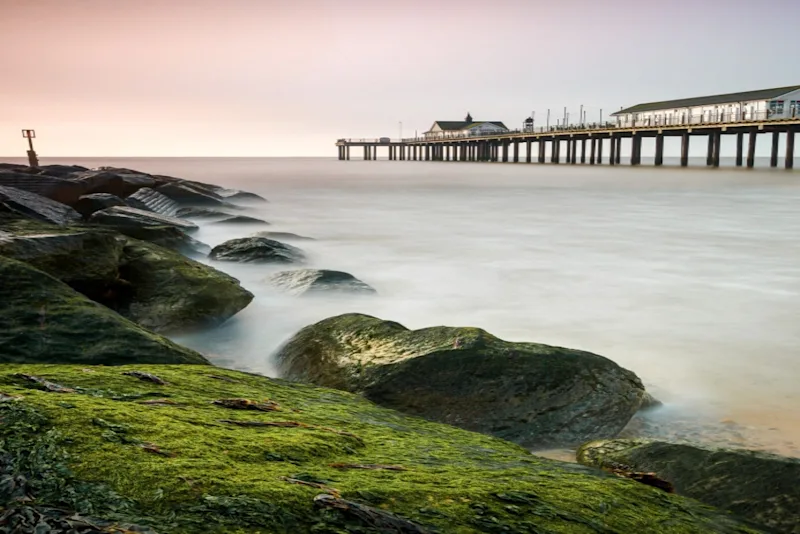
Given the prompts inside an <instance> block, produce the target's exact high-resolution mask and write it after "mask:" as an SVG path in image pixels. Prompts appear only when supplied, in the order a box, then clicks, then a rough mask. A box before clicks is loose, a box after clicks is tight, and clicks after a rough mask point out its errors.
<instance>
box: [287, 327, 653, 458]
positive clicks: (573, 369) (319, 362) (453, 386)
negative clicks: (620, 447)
mask: <svg viewBox="0 0 800 534" xmlns="http://www.w3.org/2000/svg"><path fill="white" fill-rule="evenodd" d="M277 361H278V365H279V369H280V371H281V372H282V374H283V375H284V376H286V377H287V378H291V379H299V380H305V381H308V382H311V383H314V384H317V385H321V386H326V387H333V388H338V389H344V390H347V391H351V392H353V393H360V394H363V395H364V396H366V397H367V398H368V399H370V400H372V401H373V402H376V403H377V404H380V405H382V406H387V407H390V408H394V409H396V410H399V411H402V412H405V413H409V414H413V415H418V416H421V417H424V418H426V419H429V420H433V421H438V422H443V423H447V424H451V425H455V426H459V427H461V428H466V429H468V430H473V431H476V432H482V433H486V434H493V435H495V436H498V437H500V438H503V439H507V440H510V441H514V442H516V443H519V444H521V445H523V446H525V447H531V448H534V447H535V448H546V447H559V446H572V445H576V444H578V443H581V442H584V441H586V440H588V439H593V438H596V437H606V436H615V435H616V434H617V433H618V432H619V431H620V430H622V428H623V427H624V426H625V424H626V423H627V422H628V421H629V420H630V418H631V417H632V416H633V414H634V413H636V411H637V410H638V409H639V407H640V406H641V403H642V400H643V399H644V397H645V390H644V387H643V386H642V383H641V381H640V380H639V378H638V377H637V376H636V375H635V374H634V373H632V372H630V371H628V370H626V369H623V368H622V367H620V366H618V365H617V364H615V363H614V362H612V361H611V360H609V359H607V358H604V357H602V356H598V355H596V354H592V353H589V352H583V351H579V350H572V349H566V348H561V347H551V346H548V345H540V344H536V343H512V342H508V341H503V340H501V339H498V338H496V337H494V336H492V335H491V334H489V333H488V332H485V331H484V330H481V329H478V328H450V327H443V326H440V327H433V328H424V329H421V330H408V329H407V328H405V327H403V326H402V325H400V324H397V323H395V322H391V321H383V320H381V319H377V318H375V317H370V316H367V315H361V314H346V315H340V316H338V317H331V318H329V319H325V320H323V321H321V322H319V323H317V324H314V325H311V326H308V327H306V328H304V329H302V330H301V331H300V332H299V333H297V334H296V335H295V336H294V337H293V338H292V339H291V340H290V341H289V342H288V343H287V344H286V345H285V346H283V347H282V348H281V349H280V351H279V352H278V355H277Z"/></svg>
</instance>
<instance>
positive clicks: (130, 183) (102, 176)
mask: <svg viewBox="0 0 800 534" xmlns="http://www.w3.org/2000/svg"><path fill="white" fill-rule="evenodd" d="M69 179H70V180H72V181H74V182H77V183H81V184H84V187H85V189H86V191H87V192H88V193H111V194H113V195H116V196H118V197H121V198H125V197H127V196H130V195H132V194H133V193H135V192H136V191H138V190H139V189H142V188H144V187H151V188H152V187H155V185H156V180H155V178H153V177H152V176H150V175H149V174H145V173H140V172H137V171H132V170H130V169H116V168H111V167H105V168H102V169H98V170H91V171H82V172H76V173H72V174H70V175H69Z"/></svg>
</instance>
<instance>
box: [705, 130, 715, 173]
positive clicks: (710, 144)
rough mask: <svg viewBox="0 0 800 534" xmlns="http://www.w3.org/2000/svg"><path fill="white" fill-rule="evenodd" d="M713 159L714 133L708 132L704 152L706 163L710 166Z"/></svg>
mask: <svg viewBox="0 0 800 534" xmlns="http://www.w3.org/2000/svg"><path fill="white" fill-rule="evenodd" d="M713 161H714V134H708V151H707V152H706V165H708V166H711V163H713Z"/></svg>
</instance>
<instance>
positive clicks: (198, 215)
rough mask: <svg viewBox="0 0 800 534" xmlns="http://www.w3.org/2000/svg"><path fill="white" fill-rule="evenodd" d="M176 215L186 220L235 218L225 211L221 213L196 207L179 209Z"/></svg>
mask: <svg viewBox="0 0 800 534" xmlns="http://www.w3.org/2000/svg"><path fill="white" fill-rule="evenodd" d="M175 215H176V217H181V218H184V219H226V218H228V217H233V214H231V213H228V212H225V211H219V210H215V209H212V208H199V207H196V206H185V207H183V208H179V209H178V211H177V213H176V214H175Z"/></svg>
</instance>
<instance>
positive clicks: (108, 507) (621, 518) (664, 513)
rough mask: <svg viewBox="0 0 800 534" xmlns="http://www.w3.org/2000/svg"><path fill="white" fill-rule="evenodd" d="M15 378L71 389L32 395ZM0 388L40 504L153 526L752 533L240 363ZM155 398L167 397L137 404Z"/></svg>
mask: <svg viewBox="0 0 800 534" xmlns="http://www.w3.org/2000/svg"><path fill="white" fill-rule="evenodd" d="M132 370H136V371H140V372H149V373H155V374H158V376H159V377H161V378H163V379H164V380H165V381H166V382H167V383H168V385H166V386H156V385H154V384H148V383H146V382H142V381H139V380H131V379H130V377H128V376H125V375H123V373H124V372H127V371H132ZM18 373H24V374H29V375H36V376H40V377H43V378H45V379H47V380H50V381H53V382H55V383H59V384H62V385H64V386H68V387H71V388H72V389H74V390H75V393H49V392H46V391H41V390H38V389H31V388H29V387H27V384H26V383H24V382H20V381H19V380H18V379H17V378H15V376H14V375H16V374H18ZM219 377H225V378H227V379H229V380H231V381H232V382H229V381H227V380H220V379H218V378H219ZM0 388H1V389H2V390H3V391H4V392H5V393H6V394H8V395H9V396H13V397H21V399H19V400H15V401H10V402H5V403H0V419H2V421H3V422H4V423H5V424H3V425H0V439H1V440H2V450H3V451H5V453H6V454H8V455H10V456H11V457H12V458H15V459H16V460H15V461H16V463H15V464H14V469H13V471H14V474H15V475H23V476H25V477H26V479H27V480H29V481H31V485H32V490H33V491H32V492H31V494H32V495H33V497H34V498H35V501H34V503H33V504H34V505H35V506H37V507H50V508H51V509H60V510H70V511H75V512H78V513H81V514H83V515H84V516H85V515H90V516H91V517H97V518H101V519H102V520H106V521H108V520H113V521H117V522H119V523H120V524H135V525H140V526H141V527H142V528H149V529H151V530H152V531H156V532H160V533H162V534H163V533H167V532H169V533H191V534H193V533H239V534H244V533H248V534H256V533H299V532H317V533H330V534H332V533H361V534H367V533H375V534H377V533H379V532H387V530H385V529H384V530H382V529H381V528H380V527H378V526H376V525H375V524H374V523H370V512H372V517H374V516H375V515H380V518H381V520H382V521H384V524H389V525H394V526H395V527H396V530H394V531H393V532H402V530H397V528H401V527H402V526H403V525H406V526H408V525H412V524H413V525H415V527H414V528H415V529H417V530H418V531H422V532H430V533H434V532H437V533H441V534H445V533H447V534H451V533H452V534H471V533H479V532H489V533H501V532H502V533H511V534H538V533H547V534H553V533H561V534H584V533H585V534H596V533H607V534H611V533H619V534H627V533H635V534H640V533H644V532H658V533H663V534H683V533H729V534H746V533H750V534H753V533H756V532H760V531H759V530H758V529H757V528H752V527H749V526H747V525H744V524H742V523H741V522H739V521H738V520H737V519H735V518H733V517H732V516H730V515H729V514H727V513H725V512H722V511H720V510H717V509H714V508H711V507H709V506H706V505H703V504H701V503H699V502H697V501H694V500H691V499H687V498H683V497H680V496H676V495H670V494H667V493H664V492H662V491H659V490H656V489H653V488H650V487H647V486H644V485H641V484H638V483H636V482H632V481H630V480H624V479H619V478H617V477H612V476H606V475H604V474H603V473H602V472H600V471H597V470H594V469H589V468H586V467H582V466H579V465H575V464H566V463H560V462H555V461H551V460H546V459H543V458H538V457H536V456H533V455H531V454H530V453H528V452H527V451H525V450H524V449H522V448H521V447H519V446H517V445H514V444H511V443H508V442H505V441H502V440H499V439H496V438H493V437H490V436H485V435H482V434H477V433H472V432H467V431H464V430H460V429H457V428H454V427H450V426H447V425H441V424H437V423H432V422H428V421H425V420H422V419H418V418H415V417H411V416H406V415H402V414H400V413H398V412H394V411H392V410H388V409H385V408H380V407H378V406H376V405H374V404H372V403H370V402H368V401H366V400H364V399H362V398H360V397H358V396H355V395H352V394H349V393H346V392H341V391H335V390H328V389H324V388H319V387H314V386H309V385H305V384H298V383H291V382H284V381H279V380H271V379H268V378H265V377H261V376H256V375H251V374H247V373H241V372H236V371H228V370H224V369H218V368H209V367H203V366H186V365H159V366H143V365H137V366H135V367H127V366H126V367H88V368H87V367H86V366H71V365H22V364H20V365H2V366H0ZM154 390H155V393H153V392H154ZM151 394H152V395H158V396H159V397H164V396H165V395H168V396H169V399H170V400H172V401H173V402H174V403H175V404H168V403H162V404H159V405H144V404H140V403H139V402H136V401H135V399H142V398H144V397H146V396H149V395H151ZM219 398H245V399H255V400H258V399H271V400H274V401H275V402H278V403H280V404H281V406H282V407H284V408H285V410H283V411H281V412H269V413H258V412H253V411H244V412H240V413H239V412H236V411H231V410H228V409H226V408H224V407H221V406H217V405H214V404H213V401H214V400H215V399H219ZM224 418H226V419H232V420H236V421H246V420H253V419H258V420H260V421H262V422H275V423H286V425H284V426H275V427H248V426H241V427H240V426H236V425H229V424H224V423H220V422H219V420H220V419H224ZM293 423H297V425H293ZM331 430H337V431H339V433H335V432H331ZM157 451H161V452H166V453H167V454H160V453H159V452H157ZM342 464H354V465H402V466H403V468H404V469H403V470H388V469H379V470H372V469H341V468H340V467H337V466H341V465H342ZM322 488H326V489H322ZM329 490H330V491H329ZM320 494H327V495H330V496H331V497H319V496H320ZM7 497H8V496H7V495H6V494H5V493H3V490H2V487H0V498H2V499H3V501H2V503H0V504H2V505H4V506H6V507H7V508H8V509H10V510H15V509H16V508H17V507H21V506H26V505H27V504H29V503H25V502H15V501H14V500H13V499H9V498H7ZM315 498H316V499H317V505H315ZM320 501H326V503H322V504H326V506H320ZM354 505H355V506H354ZM342 506H352V507H354V508H358V511H360V512H361V513H362V514H366V517H364V516H363V515H359V514H354V513H347V510H344V509H342V508H341V507H342ZM377 511H380V512H385V514H378V513H377ZM387 521H388V522H387ZM409 528H410V527H409Z"/></svg>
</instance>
